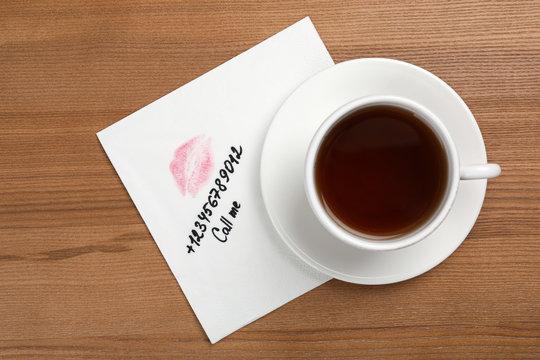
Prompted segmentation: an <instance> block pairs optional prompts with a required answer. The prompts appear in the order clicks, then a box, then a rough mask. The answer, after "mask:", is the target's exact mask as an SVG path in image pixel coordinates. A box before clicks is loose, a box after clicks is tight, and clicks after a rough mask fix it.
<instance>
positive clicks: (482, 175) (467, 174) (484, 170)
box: [459, 164, 501, 180]
mask: <svg viewBox="0 0 540 360" xmlns="http://www.w3.org/2000/svg"><path fill="white" fill-rule="evenodd" d="M500 174H501V167H500V166H499V165H498V164H480V165H467V166H462V167H461V168H460V169H459V177H460V178H461V180H476V179H491V178H494V177H497V176H499V175H500Z"/></svg>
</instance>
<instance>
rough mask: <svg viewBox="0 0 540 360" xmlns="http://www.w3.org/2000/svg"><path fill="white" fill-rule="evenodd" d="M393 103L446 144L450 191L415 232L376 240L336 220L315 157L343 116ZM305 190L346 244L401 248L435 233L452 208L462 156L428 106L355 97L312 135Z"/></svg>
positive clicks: (379, 97)
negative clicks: (319, 187) (319, 185)
mask: <svg viewBox="0 0 540 360" xmlns="http://www.w3.org/2000/svg"><path fill="white" fill-rule="evenodd" d="M374 105H391V106H397V107H401V108H404V109H407V110H409V111H412V112H414V113H415V114H417V115H418V116H419V117H420V118H421V119H422V121H424V123H425V124H426V125H428V126H429V127H430V128H431V129H432V130H433V132H434V133H435V135H437V136H438V138H439V140H440V141H441V143H442V144H443V146H444V148H445V152H446V155H447V156H446V157H447V161H448V185H447V187H446V194H445V197H444V199H443V200H442V202H441V205H440V206H439V208H438V209H437V211H436V212H435V214H434V215H433V216H432V217H431V219H430V220H428V221H427V222H426V223H425V224H424V225H423V226H421V227H420V228H419V229H417V230H415V231H413V232H412V233H409V234H405V236H400V237H397V238H390V239H387V240H381V239H379V240H373V239H369V238H367V237H362V236H359V235H356V234H353V233H351V232H349V231H347V230H346V229H344V228H343V227H341V226H340V225H339V224H337V223H336V222H335V220H333V219H332V218H331V217H330V215H328V213H327V212H326V210H325V209H324V207H323V205H322V203H321V201H320V198H319V195H318V193H317V191H316V186H315V176H314V175H315V174H314V172H315V171H314V170H315V160H316V158H317V155H318V151H319V148H320V145H321V143H322V140H323V139H324V138H325V136H326V134H327V133H328V132H329V131H330V130H331V129H332V128H333V127H334V126H335V125H336V124H337V123H338V122H339V121H341V120H342V119H343V118H345V117H346V116H347V115H348V114H350V113H352V112H353V111H356V110H359V109H361V108H364V107H367V106H374ZM304 165H305V166H304V175H305V176H304V189H305V193H306V196H307V199H308V203H309V205H310V207H311V209H312V211H313V213H314V214H315V217H316V218H317V220H318V221H319V223H320V224H321V225H323V227H324V228H325V229H326V230H327V231H328V232H330V234H332V235H333V236H334V237H336V238H338V239H340V240H341V241H344V242H345V243H347V244H349V245H352V246H354V247H357V248H361V249H365V250H397V249H401V248H404V247H407V246H410V245H413V244H415V243H417V242H419V241H421V240H422V239H424V238H425V237H427V236H428V235H429V234H431V233H432V232H433V231H434V230H435V229H436V228H437V227H438V226H439V225H440V224H441V223H442V222H443V220H444V219H445V218H446V216H447V215H448V213H449V212H450V209H451V208H452V206H453V204H454V201H455V198H456V194H457V190H458V185H459V158H458V154H457V150H456V147H455V144H454V142H453V140H452V137H451V136H450V133H449V131H448V129H447V128H446V126H445V125H444V123H443V122H442V121H441V120H440V119H439V118H438V117H437V116H436V115H435V114H433V113H432V112H431V111H430V110H429V109H427V108H426V107H425V106H423V105H421V104H418V103H416V102H414V101H412V100H410V99H407V98H404V97H401V96H387V95H374V96H365V97H361V98H357V99H354V100H352V101H350V102H348V103H346V104H344V105H342V106H341V107H339V108H338V109H336V110H335V111H334V112H333V113H332V114H330V115H329V116H328V117H327V118H326V119H325V120H324V121H323V122H322V124H321V125H320V126H319V128H318V129H317V131H316V132H315V135H314V136H313V137H312V139H311V142H310V144H309V147H308V151H307V154H306V158H305V163H304Z"/></svg>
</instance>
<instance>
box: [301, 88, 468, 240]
mask: <svg viewBox="0 0 540 360" xmlns="http://www.w3.org/2000/svg"><path fill="white" fill-rule="evenodd" d="M458 168H459V167H458V164H457V153H456V150H455V146H454V144H453V142H452V141H451V138H450V135H449V133H448V131H447V130H446V128H445V127H444V125H443V124H442V122H441V121H440V120H439V119H438V118H437V117H436V116H435V115H433V114H432V113H431V112H429V110H427V109H426V108H424V107H422V106H420V105H419V104H416V103H414V102H412V101H409V100H406V99H402V98H388V97H386V98H384V99H383V98H375V97H374V98H364V99H358V100H356V101H353V102H351V103H349V104H346V105H344V106H343V107H342V108H340V109H338V110H336V112H334V113H333V114H332V115H331V116H330V117H329V118H328V119H327V120H326V121H325V122H324V123H323V124H322V125H321V127H320V128H319V130H318V131H317V133H316V134H315V136H314V138H313V139H312V143H311V145H310V149H309V151H308V156H307V159H306V175H307V178H306V192H307V194H308V199H309V200H310V205H311V207H312V209H313V210H314V212H315V215H316V216H317V218H318V219H319V221H320V222H321V223H322V224H323V225H324V226H325V227H326V228H327V229H328V230H330V232H332V233H334V235H336V236H338V237H340V238H342V239H343V238H345V240H348V242H353V243H354V244H353V245H359V246H360V247H365V245H366V244H369V243H372V242H377V243H389V244H388V248H400V247H404V246H407V245H410V244H412V243H414V242H417V241H419V240H421V239H422V238H424V237H425V236H427V235H428V234H429V233H431V232H432V231H433V230H434V229H435V228H436V227H437V226H438V225H439V224H440V223H441V222H442V220H443V219H444V217H445V216H446V214H447V213H448V211H449V208H450V206H451V205H452V203H453V200H454V197H455V192H456V191H457V183H458V182H459V175H458V174H457V169H458ZM310 187H311V189H310ZM380 245H383V244H380ZM380 245H379V246H380Z"/></svg>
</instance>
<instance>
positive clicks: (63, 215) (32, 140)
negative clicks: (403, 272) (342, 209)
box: [0, 0, 540, 359]
mask: <svg viewBox="0 0 540 360" xmlns="http://www.w3.org/2000/svg"><path fill="white" fill-rule="evenodd" d="M307 15H309V16H311V19H312V21H313V23H314V24H315V26H316V28H317V30H318V31H319V33H320V35H321V38H322V39H323V41H324V42H325V44H326V45H327V47H328V50H329V52H330V54H331V55H332V57H333V58H334V60H335V61H336V62H341V61H344V60H349V59H353V58H360V57H389V58H395V59H400V60H405V61H408V62H412V63H414V64H416V65H419V66H422V67H424V68H426V69H428V70H430V71H432V72H434V73H435V74H437V75H438V76H440V77H441V78H442V79H443V80H445V81H446V82H448V83H449V84H450V85H451V86H452V87H453V88H454V89H455V90H456V91H457V92H458V93H459V94H460V95H461V96H462V97H463V99H464V100H465V101H466V103H467V104H468V105H469V106H470V108H471V110H472V112H473V113H474V114H475V116H476V119H477V121H478V123H479V125H480V128H481V129H482V132H483V135H484V140H485V143H486V149H487V153H488V158H489V160H490V161H492V162H497V163H499V164H500V165H501V166H502V168H503V175H502V176H501V177H500V178H498V179H495V180H492V181H489V185H488V190H487V196H486V200H485V203H484V207H483V210H482V213H481V214H480V217H479V219H478V222H477V224H476V226H475V227H474V229H473V230H472V232H471V233H470V235H469V237H468V238H467V239H466V240H465V242H464V243H463V245H462V246H461V247H460V248H459V249H458V250H457V251H456V252H455V253H454V254H453V255H452V256H451V257H450V258H448V259H447V260H446V261H445V262H444V263H442V264H441V265H440V266H438V267H437V268H435V269H433V270H432V271H430V272H428V273H426V274H424V275H422V276H420V277H418V278H415V279H412V280H409V281H406V282H403V283H398V284H393V285H386V286H358V285H352V284H348V283H344V282H340V281H336V280H333V281H330V282H328V283H326V284H324V285H323V286H321V287H319V288H317V289H315V290H313V291H311V292H309V293H308V294H306V295H304V296H302V297H300V298H298V299H296V300H294V301H292V302H290V303H289V304H287V305H285V306H283V307H282V308H280V309H278V310H276V311H274V312H272V313H271V314H269V315H268V316H266V317H264V318H262V319H260V320H258V321H255V322H254V323H252V324H250V325H248V326H246V327H245V328H243V329H241V330H240V331H238V332H236V333H234V334H232V335H231V336H229V337H228V338H226V339H224V340H222V341H221V342H219V343H217V344H216V345H210V343H209V341H208V340H207V338H206V336H205V334H204V332H203V330H202V328H201V326H200V325H199V323H198V321H197V319H196V318H195V315H194V314H193V312H192V310H191V308H190V307H189V305H188V303H187V301H186V299H185V297H184V295H183V294H182V292H181V290H180V288H179V287H178V284H177V283H176V281H175V279H174V277H173V276H172V274H171V273H170V271H169V269H168V267H167V264H166V263H165V261H164V260H163V258H162V256H161V254H160V252H159V250H158V248H157V246H156V245H155V243H154V241H153V240H152V238H151V236H150V234H149V233H148V231H147V229H146V227H145V225H144V223H143V221H142V220H141V218H140V216H139V214H138V213H137V211H136V209H135V207H134V206H133V204H132V202H131V200H130V198H129V196H128V194H127V192H126V190H125V189H124V187H123V186H122V184H121V182H120V180H119V178H118V176H117V175H116V173H115V171H114V169H113V167H112V166H111V164H110V162H109V161H108V159H107V157H106V155H105V153H104V152H103V150H102V148H101V146H100V144H99V143H98V140H97V138H96V136H95V133H96V132H97V131H99V130H101V129H103V128H104V127H106V126H108V125H110V124H112V123H114V122H116V121H117V120H119V119H121V118H123V117H124V116H126V115H128V114H130V113H132V112H134V111H135V110H137V109H139V108H141V107H142V106H144V105H146V104H148V103H150V102H151V101H153V100H155V99H157V98H159V97H160V96H162V95H164V94H166V93H168V92H170V91H171V90H173V89H175V88H177V87H179V86H181V85H183V84H185V83H186V82H188V81H190V80H192V79H194V78H196V77H197V76H199V75H201V74H203V73H205V72H206V71H208V70H210V69H212V68H214V67H215V66H217V65H219V64H221V63H223V62H225V61H226V60H228V59H230V58H231V57H233V56H235V55H237V54H239V53H241V52H242V51H244V50H246V49H248V48H250V47H251V46H253V45H255V44H257V43H259V42H260V41H262V40H264V39H266V38H267V37H269V36H271V35H273V34H274V33H276V32H278V31H280V30H282V29H283V28H285V27H287V26H288V25H290V24H292V23H294V22H296V21H297V20H299V19H301V18H303V17H304V16H307ZM0 155H1V156H0V358H2V359H33V358H35V359H70V358H80V359H139V358H145V359H146V358H148V359H154V358H155V359H170V358H179V359H191V358H193V359H196V358H201V359H222V358H223V359H225V358H230V359H243V358H247V359H250V358H252V359H261V358H272V359H273V358H307V359H315V358H328V359H329V358H376V359H386V358H392V357H397V358H410V359H428V358H437V359H499V358H505V359H540V239H539V237H540V182H539V178H540V160H539V158H540V2H539V1H452V2H446V1H414V2H406V1H388V2H379V1H358V2H356V1H355V2H350V1H271V2H258V1H200V0H194V1H165V0H139V1H130V2H127V1H126V2H123V1H103V0H96V1H82V0H66V1H60V0H59V1H18V0H17V1H15V0H3V1H1V2H0Z"/></svg>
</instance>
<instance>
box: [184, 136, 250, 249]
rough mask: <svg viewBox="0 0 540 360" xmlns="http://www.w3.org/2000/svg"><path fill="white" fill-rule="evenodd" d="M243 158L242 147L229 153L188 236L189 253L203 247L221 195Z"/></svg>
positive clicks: (232, 149)
mask: <svg viewBox="0 0 540 360" xmlns="http://www.w3.org/2000/svg"><path fill="white" fill-rule="evenodd" d="M241 157H242V146H239V147H238V148H236V147H235V146H231V152H230V153H229V155H228V157H227V160H225V161H224V162H223V167H222V168H221V169H219V171H218V175H219V176H218V177H217V178H215V179H214V185H215V186H214V187H212V188H211V189H210V191H209V192H208V197H207V200H208V201H206V202H205V203H204V204H203V206H202V210H201V211H200V212H199V214H197V219H198V220H196V221H195V222H194V223H193V228H192V229H191V232H190V235H189V236H188V239H189V245H186V247H187V253H188V254H189V253H194V252H195V249H196V248H197V247H199V246H201V240H202V239H203V238H204V234H205V233H206V230H207V229H208V226H209V225H210V218H211V217H212V214H213V213H214V211H212V209H215V208H216V207H217V206H218V205H219V202H220V200H221V195H220V193H223V192H225V191H227V185H225V184H228V183H229V181H230V180H231V175H232V174H233V173H234V171H235V167H236V166H237V165H238V164H240V158H241Z"/></svg>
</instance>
